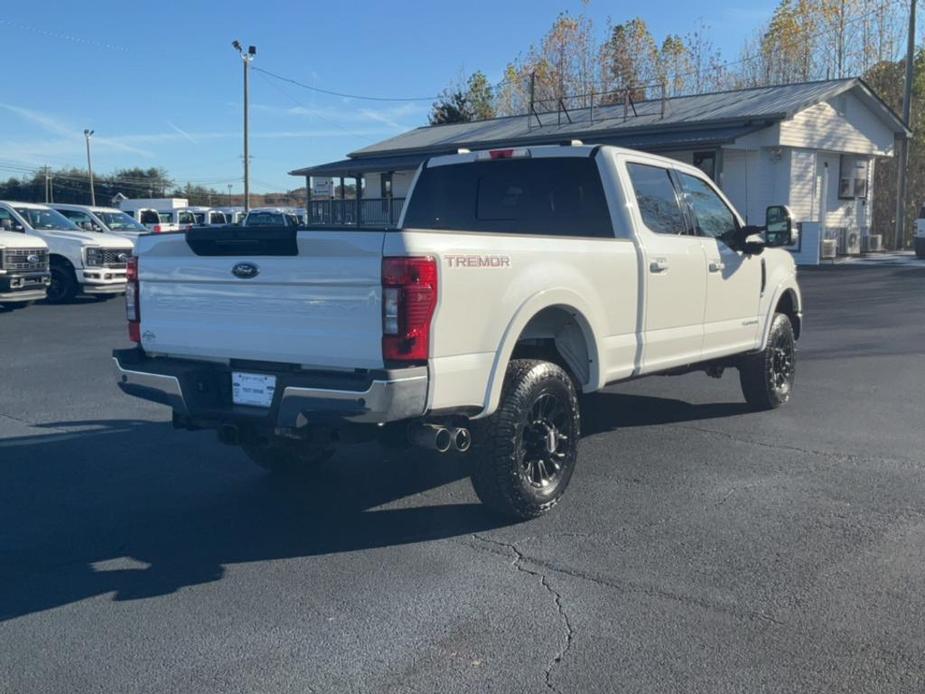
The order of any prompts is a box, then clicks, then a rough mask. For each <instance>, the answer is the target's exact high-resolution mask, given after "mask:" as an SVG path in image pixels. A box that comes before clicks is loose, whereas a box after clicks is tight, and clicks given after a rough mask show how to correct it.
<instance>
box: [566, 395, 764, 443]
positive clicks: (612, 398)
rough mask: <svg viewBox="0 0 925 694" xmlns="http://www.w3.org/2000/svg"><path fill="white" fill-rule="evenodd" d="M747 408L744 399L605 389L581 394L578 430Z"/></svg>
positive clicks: (592, 430) (699, 417)
mask: <svg viewBox="0 0 925 694" xmlns="http://www.w3.org/2000/svg"><path fill="white" fill-rule="evenodd" d="M750 412H752V410H751V408H749V406H748V405H747V404H746V403H745V401H744V400H743V401H741V402H719V403H702V404H693V403H689V402H685V401H684V400H675V399H671V398H663V397H656V396H652V395H637V394H629V393H618V392H614V391H610V390H605V391H601V392H598V393H591V394H590V395H586V396H584V397H583V398H582V403H581V434H582V436H592V435H594V434H602V433H605V432H608V431H615V430H616V429H623V428H627V427H646V426H658V425H661V424H677V423H680V422H690V421H694V420H705V419H718V418H722V417H732V416H735V415H741V414H749V413H750Z"/></svg>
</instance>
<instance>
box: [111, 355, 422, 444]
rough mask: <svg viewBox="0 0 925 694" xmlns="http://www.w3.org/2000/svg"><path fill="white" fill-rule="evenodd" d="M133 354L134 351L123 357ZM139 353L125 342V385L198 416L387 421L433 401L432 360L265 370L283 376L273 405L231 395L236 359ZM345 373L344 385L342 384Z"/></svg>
mask: <svg viewBox="0 0 925 694" xmlns="http://www.w3.org/2000/svg"><path fill="white" fill-rule="evenodd" d="M126 354H132V355H133V356H132V358H130V359H127V358H125V356H122V358H121V359H120V355H126ZM136 354H137V353H136V352H135V351H134V350H117V351H116V352H115V353H114V354H113V362H114V363H115V367H116V373H117V376H118V379H119V380H118V385H119V388H121V389H122V391H123V392H125V393H127V394H129V395H133V396H135V397H139V398H143V399H145V400H150V401H152V402H157V403H160V404H162V405H167V406H169V407H171V408H172V409H173V410H174V411H175V412H177V413H178V414H180V415H183V416H184V417H188V418H191V419H193V420H202V421H207V422H227V421H232V420H237V419H244V420H251V421H253V420H260V419H263V420H266V423H267V424H271V425H272V426H274V427H275V428H286V429H289V428H299V427H302V426H305V425H306V424H309V423H311V422H312V421H313V420H315V419H318V418H321V417H324V418H329V417H334V418H337V419H342V420H346V421H350V422H356V423H367V424H379V423H385V422H394V421H399V420H403V419H411V418H414V417H419V416H421V415H422V414H424V412H425V409H426V406H427V381H428V376H427V367H426V366H419V367H411V368H407V369H395V370H382V371H378V372H371V374H370V376H369V377H368V378H366V379H364V380H363V381H358V380H357V378H355V377H354V376H353V374H349V375H344V374H338V373H330V372H325V373H318V372H303V373H293V372H286V371H279V372H273V371H272V370H260V373H266V374H268V375H275V376H276V378H277V390H278V391H279V392H278V393H277V395H276V396H275V397H274V402H273V404H272V405H271V406H270V407H269V408H255V407H248V406H241V405H235V404H233V403H232V402H231V395H230V381H231V375H230V374H231V370H232V369H231V368H230V367H227V366H224V365H220V364H213V363H209V362H194V361H189V362H186V361H184V360H176V359H153V358H141V359H138V358H137V357H136V356H135V355H136ZM247 370H251V369H250V368H248V369H247ZM348 376H349V377H348ZM338 381H340V382H341V383H343V385H342V386H338V387H334V386H335V385H337V384H338ZM322 383H323V385H322Z"/></svg>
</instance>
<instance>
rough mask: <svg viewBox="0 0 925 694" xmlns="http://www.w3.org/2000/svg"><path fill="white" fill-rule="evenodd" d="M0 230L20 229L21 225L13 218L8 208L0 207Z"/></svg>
mask: <svg viewBox="0 0 925 694" xmlns="http://www.w3.org/2000/svg"><path fill="white" fill-rule="evenodd" d="M16 227H19V229H17V228H16ZM0 231H22V225H20V223H19V222H17V221H16V220H15V219H13V215H11V214H10V212H9V210H4V209H3V208H2V207H0Z"/></svg>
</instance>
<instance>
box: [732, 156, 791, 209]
mask: <svg viewBox="0 0 925 694" xmlns="http://www.w3.org/2000/svg"><path fill="white" fill-rule="evenodd" d="M720 187H721V188H722V189H723V192H724V193H726V195H727V196H728V197H729V199H730V200H731V201H732V204H733V205H735V207H736V209H737V210H738V211H739V213H740V214H741V215H742V216H743V217H745V221H746V222H748V223H749V224H764V217H765V210H766V209H767V207H768V205H779V204H786V203H787V201H788V199H789V192H790V153H789V151H788V150H782V151H780V153H779V154H778V153H777V152H776V151H774V150H767V149H761V150H738V149H724V150H723V172H722V175H721V177H720Z"/></svg>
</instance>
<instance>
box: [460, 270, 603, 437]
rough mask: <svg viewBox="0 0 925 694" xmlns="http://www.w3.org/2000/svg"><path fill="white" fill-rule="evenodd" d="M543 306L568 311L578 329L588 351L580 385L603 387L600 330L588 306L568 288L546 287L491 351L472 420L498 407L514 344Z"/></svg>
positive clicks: (517, 315)
mask: <svg viewBox="0 0 925 694" xmlns="http://www.w3.org/2000/svg"><path fill="white" fill-rule="evenodd" d="M547 308H561V309H564V310H566V311H569V312H571V313H572V315H573V317H574V319H575V322H576V323H577V324H578V326H579V327H580V328H581V331H582V333H583V335H584V339H585V345H586V347H587V350H588V361H589V364H588V382H587V383H584V384H583V386H582V389H583V390H584V392H592V391H595V390H599V389H600V388H602V387H603V385H604V384H603V382H602V379H603V374H604V370H603V369H602V368H601V356H600V353H601V350H600V342H599V339H598V336H599V335H603V334H604V333H603V332H602V331H601V329H600V328H599V327H598V326H595V325H594V324H593V323H592V322H591V320H590V319H589V318H588V317H589V316H593V315H594V313H593V311H592V309H591V307H590V306H589V305H588V303H587V302H586V301H585V300H584V299H582V298H581V296H579V295H578V294H576V293H575V292H573V291H571V290H568V289H561V288H560V289H548V290H545V291H542V292H539V293H538V294H534V295H533V296H532V297H530V298H529V299H527V300H526V301H525V302H524V303H523V304H522V305H521V306H520V308H519V309H518V310H517V312H516V313H515V314H514V317H513V318H512V319H511V321H510V323H508V326H507V328H506V329H505V331H504V336H503V337H502V341H501V345H500V346H499V348H498V351H497V352H496V353H495V359H494V363H493V364H492V368H491V374H490V376H489V379H488V385H487V387H486V389H485V400H484V402H483V409H482V412H481V413H480V414H479V415H478V416H477V417H474V419H479V418H482V417H487V416H489V415H491V414H492V413H494V411H495V410H496V409H498V404H499V403H500V401H501V389H502V387H503V385H504V376H505V374H506V373H507V367H508V364H509V363H510V361H511V355H512V354H513V352H514V347H515V346H516V344H517V341H518V339H519V338H520V336H521V334H522V333H523V330H524V328H525V327H526V326H527V324H528V323H529V322H530V321H531V320H532V319H533V318H534V317H535V316H536V315H537V314H538V313H540V311H543V310H544V309H547Z"/></svg>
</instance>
